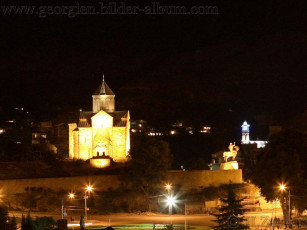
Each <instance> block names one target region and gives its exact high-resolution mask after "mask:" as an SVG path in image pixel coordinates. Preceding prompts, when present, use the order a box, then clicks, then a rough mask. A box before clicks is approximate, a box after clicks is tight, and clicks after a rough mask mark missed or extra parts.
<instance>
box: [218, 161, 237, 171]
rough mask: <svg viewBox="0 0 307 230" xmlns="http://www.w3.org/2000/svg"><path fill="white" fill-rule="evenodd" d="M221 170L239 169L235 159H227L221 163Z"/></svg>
mask: <svg viewBox="0 0 307 230" xmlns="http://www.w3.org/2000/svg"><path fill="white" fill-rule="evenodd" d="M220 169H221V170H231V169H232V170H233V169H239V165H238V162H237V161H229V162H226V163H221V167H220Z"/></svg>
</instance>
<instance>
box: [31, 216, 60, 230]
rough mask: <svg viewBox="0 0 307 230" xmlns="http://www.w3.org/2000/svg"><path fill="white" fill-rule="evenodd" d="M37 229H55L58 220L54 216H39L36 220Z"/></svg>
mask: <svg viewBox="0 0 307 230" xmlns="http://www.w3.org/2000/svg"><path fill="white" fill-rule="evenodd" d="M34 226H35V230H53V229H55V226H56V222H55V220H54V219H53V218H52V217H46V216H44V217H37V218H36V220H35V222H34Z"/></svg>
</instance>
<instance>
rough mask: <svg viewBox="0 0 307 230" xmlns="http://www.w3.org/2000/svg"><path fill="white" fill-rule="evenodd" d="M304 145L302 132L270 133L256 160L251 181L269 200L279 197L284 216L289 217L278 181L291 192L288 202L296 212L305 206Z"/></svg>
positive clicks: (306, 163)
mask: <svg viewBox="0 0 307 230" xmlns="http://www.w3.org/2000/svg"><path fill="white" fill-rule="evenodd" d="M306 155H307V147H306V141H305V137H304V135H303V134H301V133H299V132H296V131H291V130H285V131H282V132H280V133H277V134H275V135H273V136H272V137H271V138H270V139H269V143H268V145H267V146H266V147H265V149H264V151H263V153H261V154H260V155H259V157H258V159H257V162H256V165H255V168H254V175H253V177H252V182H253V183H254V184H255V185H257V186H258V187H260V189H261V194H262V195H263V196H265V198H266V199H267V200H268V201H273V200H274V199H276V198H279V200H281V201H282V202H281V204H282V207H283V213H284V219H285V220H286V219H288V216H287V215H288V213H289V211H288V210H287V208H288V207H287V205H286V204H287V202H284V201H285V199H287V196H286V194H285V193H282V192H281V191H279V184H281V183H284V184H286V186H287V189H290V191H291V203H292V205H294V206H295V207H296V208H297V210H298V211H300V212H302V211H303V210H305V209H306V208H307V203H306V201H307V195H306V194H307V191H306V187H307V184H306V183H307V182H306V180H305V179H304V178H306V176H307V174H306V173H307V172H306V170H307V159H306Z"/></svg>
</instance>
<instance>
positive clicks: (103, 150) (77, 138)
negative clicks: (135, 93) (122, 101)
mask: <svg viewBox="0 0 307 230" xmlns="http://www.w3.org/2000/svg"><path fill="white" fill-rule="evenodd" d="M129 152H130V114H129V111H128V110H126V111H115V94H114V93H113V92H112V90H111V89H110V88H109V86H108V85H107V84H106V82H105V81H104V79H103V81H102V83H101V84H100V86H99V87H98V89H97V90H96V91H95V92H94V94H93V110H92V111H80V117H79V121H78V123H72V124H69V158H71V159H83V160H87V159H90V158H99V157H108V158H111V159H113V160H114V161H118V162H124V161H127V159H128V155H129Z"/></svg>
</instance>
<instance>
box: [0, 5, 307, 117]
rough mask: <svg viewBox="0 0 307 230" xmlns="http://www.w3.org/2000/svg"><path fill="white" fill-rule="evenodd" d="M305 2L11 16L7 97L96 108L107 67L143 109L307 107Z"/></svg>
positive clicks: (244, 112) (113, 83) (250, 111)
mask: <svg viewBox="0 0 307 230" xmlns="http://www.w3.org/2000/svg"><path fill="white" fill-rule="evenodd" d="M144 2H145V1H143V5H144V4H146V3H144ZM302 2H303V1H254V3H251V2H250V1H201V2H199V1H198V3H197V4H196V5H217V6H218V7H219V15H198V16H197V15H194V16H192V15H154V16H145V15H142V14H141V15H128V16H127V15H126V16H125V15H112V16H110V15H109V16H77V17H76V18H68V17H67V16H48V17H46V18H39V17H37V16H36V15H32V16H30V15H22V16H3V15H1V37H0V41H1V43H0V49H1V54H0V55H1V56H0V57H1V62H0V78H1V79H0V84H1V91H0V105H3V106H12V107H15V106H20V105H22V106H26V107H29V108H30V109H32V110H34V109H37V110H39V111H44V110H46V109H47V108H51V109H56V108H71V109H74V108H83V109H88V108H90V106H91V93H92V92H93V91H94V90H95V88H96V87H97V86H98V84H99V83H100V81H101V75H102V74H103V73H104V74H105V77H106V81H107V83H108V84H109V85H110V87H111V88H112V89H113V91H115V93H116V94H117V99H118V106H119V107H120V108H124V107H126V108H129V109H130V110H131V111H132V114H134V115H135V117H136V118H141V117H144V118H148V117H150V116H152V115H156V118H157V119H164V118H165V119H174V118H176V117H182V118H192V117H193V118H195V119H196V120H197V119H201V118H204V119H209V120H210V117H211V119H212V117H214V116H215V117H216V116H220V117H221V119H223V117H224V116H227V115H226V112H225V111H229V110H231V111H234V112H237V114H238V116H239V117H240V119H241V118H243V117H248V116H253V115H258V114H265V115H272V114H273V115H274V116H275V117H279V116H281V117H282V118H283V117H288V116H291V115H293V114H295V113H298V112H300V111H302V110H303V109H305V108H306V66H307V65H306V64H307V55H306V47H307V42H306V41H307V32H306V21H307V20H306V19H307V18H306V12H305V11H304V8H303V6H302V5H300V3H302ZM70 3H71V2H70ZM147 3H148V4H149V3H150V2H147ZM160 3H161V4H165V5H166V4H167V3H166V2H165V1H163V2H162V1H161V2H160ZM80 4H81V3H80ZM182 4H183V3H173V4H172V5H182ZM61 5H65V1H61ZM67 5H69V3H67ZM95 5H96V6H97V7H99V5H98V4H97V3H96V4H95ZM133 5H136V3H135V2H134V3H133ZM187 6H188V5H187ZM224 110H225V111H224ZM155 111H156V112H155ZM161 111H163V113H161ZM209 111H210V112H209ZM149 114H150V116H148V115H149ZM178 114H181V115H178Z"/></svg>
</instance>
